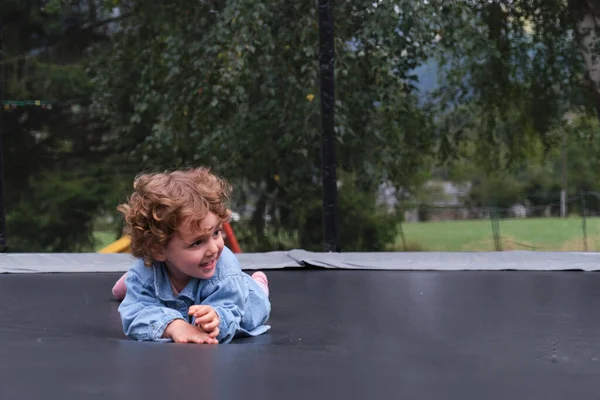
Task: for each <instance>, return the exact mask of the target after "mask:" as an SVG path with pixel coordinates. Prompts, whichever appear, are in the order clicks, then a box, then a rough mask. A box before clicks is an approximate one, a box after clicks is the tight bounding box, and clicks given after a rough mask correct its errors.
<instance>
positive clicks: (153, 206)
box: [117, 167, 231, 266]
mask: <svg viewBox="0 0 600 400" xmlns="http://www.w3.org/2000/svg"><path fill="white" fill-rule="evenodd" d="M133 189H134V191H133V194H131V196H130V197H129V201H128V202H127V203H126V204H121V205H119V206H118V207H117V209H118V210H119V211H120V212H121V213H122V214H123V216H124V218H125V228H124V234H126V235H129V237H130V238H131V253H132V255H133V256H134V257H138V258H142V259H143V260H144V264H145V265H147V266H150V265H152V262H153V261H154V258H155V255H156V254H158V252H160V251H161V250H162V249H164V248H165V247H166V246H167V244H168V243H169V240H171V237H172V236H173V234H174V233H175V232H177V230H178V229H179V227H180V225H181V223H182V222H183V221H186V220H189V222H190V226H191V227H192V228H193V229H194V228H195V229H197V228H198V227H199V226H200V224H201V222H202V220H203V219H204V218H205V217H206V215H207V214H208V213H209V212H212V213H213V214H215V215H216V216H217V217H218V218H219V219H220V220H221V222H225V221H228V220H229V217H230V215H231V210H229V208H228V207H227V204H226V203H227V201H228V200H229V197H230V195H231V187H230V185H229V184H228V183H227V182H226V181H225V180H224V179H223V178H220V177H217V176H216V175H213V174H212V173H211V172H210V169H209V168H205V167H200V168H193V169H187V170H176V171H171V172H163V173H145V174H141V175H138V176H137V177H136V178H135V180H134V182H133Z"/></svg>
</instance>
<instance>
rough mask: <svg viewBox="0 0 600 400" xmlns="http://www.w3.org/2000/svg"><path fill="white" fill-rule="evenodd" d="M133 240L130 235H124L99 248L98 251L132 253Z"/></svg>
mask: <svg viewBox="0 0 600 400" xmlns="http://www.w3.org/2000/svg"><path fill="white" fill-rule="evenodd" d="M130 243H131V240H130V239H129V236H123V237H122V238H120V239H119V240H116V241H114V242H112V243H111V244H109V245H108V246H106V247H104V248H102V249H100V250H98V253H131V250H130V248H129V245H130Z"/></svg>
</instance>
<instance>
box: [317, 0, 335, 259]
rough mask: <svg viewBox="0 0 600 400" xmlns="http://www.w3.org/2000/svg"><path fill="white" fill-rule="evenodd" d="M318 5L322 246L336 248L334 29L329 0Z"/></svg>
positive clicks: (322, 0)
mask: <svg viewBox="0 0 600 400" xmlns="http://www.w3.org/2000/svg"><path fill="white" fill-rule="evenodd" d="M317 1H318V8H319V47H320V48H319V66H320V68H319V69H320V78H321V79H320V80H321V96H320V100H321V130H322V134H321V168H322V181H323V248H324V251H325V252H338V251H340V246H339V243H338V221H337V178H336V157H335V137H334V107H335V96H334V94H335V90H334V66H335V64H334V36H333V35H334V32H333V6H332V3H331V0H317Z"/></svg>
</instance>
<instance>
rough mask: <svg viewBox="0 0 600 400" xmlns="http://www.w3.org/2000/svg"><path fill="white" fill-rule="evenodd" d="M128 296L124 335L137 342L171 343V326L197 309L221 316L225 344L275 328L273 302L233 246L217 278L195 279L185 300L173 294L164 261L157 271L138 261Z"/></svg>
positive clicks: (129, 277) (225, 253) (156, 266)
mask: <svg viewBox="0 0 600 400" xmlns="http://www.w3.org/2000/svg"><path fill="white" fill-rule="evenodd" d="M125 284H126V286H127V294H126V295H125V299H123V302H122V303H121V304H120V306H119V313H120V315H121V321H122V324H123V331H124V332H125V334H126V335H127V336H129V337H130V338H132V339H135V340H141V341H142V340H143V341H156V342H163V341H171V339H167V338H163V337H162V335H163V333H164V331H165V328H166V327H167V325H168V324H169V323H171V322H172V321H173V320H175V319H183V320H185V321H187V322H190V323H192V324H193V323H194V320H193V317H191V316H188V309H189V307H191V306H192V305H198V304H202V305H209V306H211V307H213V308H214V310H215V311H216V313H217V314H218V315H219V319H220V324H219V331H220V333H219V336H217V340H218V341H219V343H228V342H230V341H231V340H232V339H233V338H234V337H240V336H258V335H261V334H263V333H265V332H267V331H268V330H269V329H270V326H269V325H265V323H266V322H267V320H268V318H269V314H270V312H271V303H270V302H269V298H268V296H267V295H266V293H265V292H264V291H263V289H262V288H261V287H260V286H259V285H258V284H257V283H256V281H254V279H252V278H251V277H250V276H249V275H248V274H246V273H244V272H243V271H242V269H241V267H240V263H239V261H238V259H237V257H236V256H235V255H234V254H233V253H232V252H231V250H229V249H228V248H227V247H224V248H223V252H222V253H221V256H220V257H219V260H218V261H217V266H216V270H215V274H214V275H213V276H212V277H211V278H210V279H207V280H204V279H196V278H192V279H190V281H189V282H188V284H187V285H186V286H185V288H184V289H183V290H182V291H181V293H180V294H179V296H176V295H175V294H174V293H173V289H172V288H171V283H170V280H169V277H168V275H167V268H166V266H165V265H164V264H163V263H162V262H155V263H154V265H152V266H151V267H146V266H144V263H143V261H142V260H141V259H140V260H137V261H136V262H135V264H134V265H133V266H132V268H131V269H130V270H129V271H128V272H127V277H126V279H125Z"/></svg>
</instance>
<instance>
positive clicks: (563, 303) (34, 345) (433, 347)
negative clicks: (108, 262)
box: [0, 270, 600, 400]
mask: <svg viewBox="0 0 600 400" xmlns="http://www.w3.org/2000/svg"><path fill="white" fill-rule="evenodd" d="M119 276H120V274H112V273H73V274H69V273H61V274H16V275H10V274H6V275H0V302H1V304H2V306H1V307H0V341H1V343H2V344H1V345H0V359H1V360H2V362H1V364H0V365H1V367H0V399H2V400H10V399H26V400H30V399H42V398H43V399H50V400H54V399H241V400H245V399H262V400H270V399H273V400H288V399H338V398H339V399H345V400H346V399H407V400H417V399H427V400H442V399H456V400H465V399H474V400H482V399H486V400H493V399H503V400H504V399H527V400H533V399H544V400H553V399H556V400H558V399H560V400H565V399H577V400H579V399H595V398H597V397H598V393H599V390H600V275H597V274H595V273H580V272H425V271H418V272H417V271H415V272H406V271H344V270H275V271H269V272H268V276H269V279H270V285H271V300H272V304H273V312H272V318H271V320H270V324H271V325H272V330H271V332H270V333H268V334H266V335H263V336H260V337H257V338H252V339H243V340H236V341H234V342H233V343H231V344H227V345H218V346H209V345H178V344H172V343H169V344H165V343H140V342H134V341H131V340H130V339H128V338H126V337H125V336H124V335H123V333H122V330H121V325H120V320H119V316H118V313H117V307H118V303H117V302H115V301H113V300H111V295H110V289H111V287H112V285H113V283H114V282H115V280H116V279H117V278H118V277H119Z"/></svg>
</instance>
